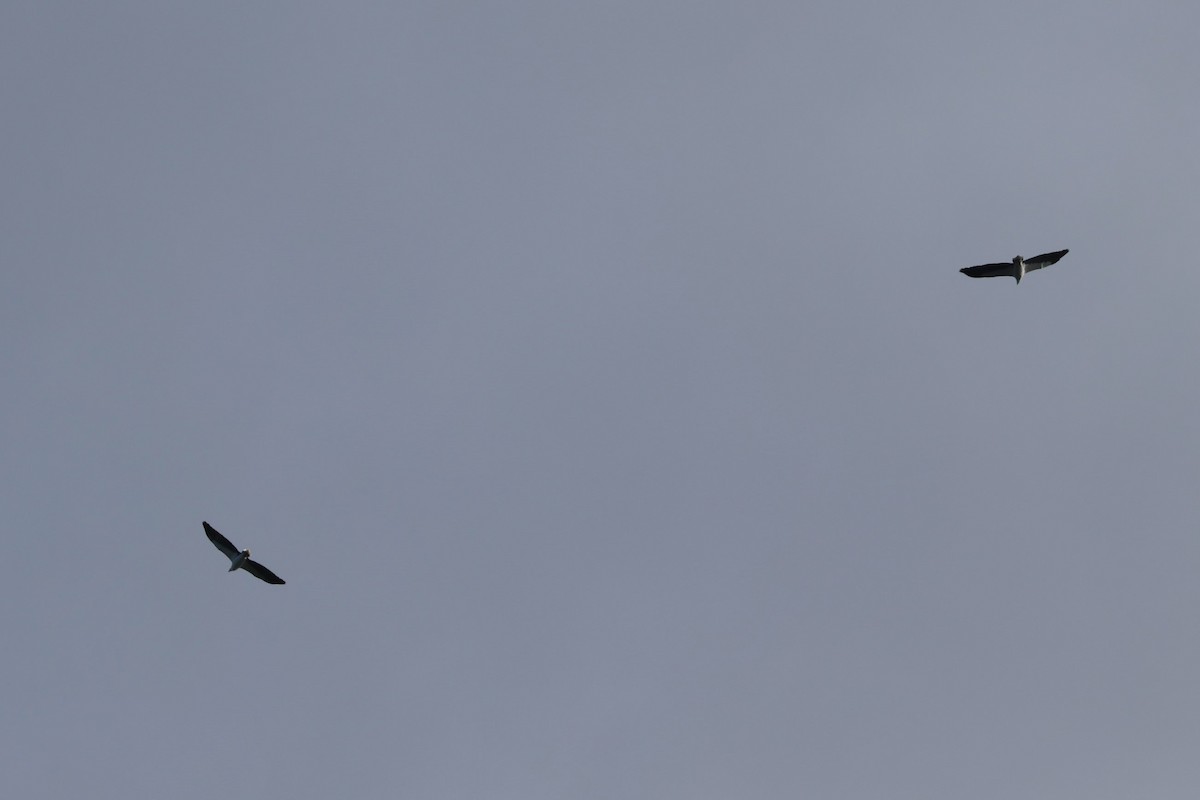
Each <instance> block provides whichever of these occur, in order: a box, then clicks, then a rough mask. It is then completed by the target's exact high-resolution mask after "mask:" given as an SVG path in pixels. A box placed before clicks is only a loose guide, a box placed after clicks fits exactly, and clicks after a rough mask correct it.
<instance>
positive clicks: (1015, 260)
mask: <svg viewBox="0 0 1200 800" xmlns="http://www.w3.org/2000/svg"><path fill="white" fill-rule="evenodd" d="M1024 260H1025V259H1023V258H1021V257H1020V256H1013V263H1014V264H1020V263H1021V262H1022V261H1024Z"/></svg>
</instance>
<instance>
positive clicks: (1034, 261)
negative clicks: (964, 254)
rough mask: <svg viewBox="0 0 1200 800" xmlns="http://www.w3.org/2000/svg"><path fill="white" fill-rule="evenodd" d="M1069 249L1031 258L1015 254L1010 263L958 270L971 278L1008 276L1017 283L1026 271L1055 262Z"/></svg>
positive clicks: (1004, 262)
mask: <svg viewBox="0 0 1200 800" xmlns="http://www.w3.org/2000/svg"><path fill="white" fill-rule="evenodd" d="M1068 252H1070V251H1069V250H1055V251H1054V252H1053V253H1042V254H1041V255H1040V256H1034V257H1033V258H1021V257H1020V256H1017V257H1016V258H1014V259H1013V260H1012V263H1011V264H1010V263H1008V262H1007V261H1002V262H1000V263H999V264H980V265H979V266H977V267H963V268H962V269H960V270H959V272H961V273H962V274H963V275H970V276H971V277H972V278H1000V277H1004V276H1008V277H1011V278H1016V279H1017V283H1020V282H1021V278H1024V277H1025V273H1026V272H1031V271H1033V270H1035V269H1041V268H1042V267H1048V266H1050V265H1051V264H1057V263H1058V260H1059V259H1060V258H1062V257H1063V256H1065V255H1066V254H1067V253H1068Z"/></svg>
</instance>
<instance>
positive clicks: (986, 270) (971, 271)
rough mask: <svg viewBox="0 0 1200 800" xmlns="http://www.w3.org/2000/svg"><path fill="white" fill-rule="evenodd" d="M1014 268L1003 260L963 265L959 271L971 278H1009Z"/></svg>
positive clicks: (1014, 273) (1013, 272)
mask: <svg viewBox="0 0 1200 800" xmlns="http://www.w3.org/2000/svg"><path fill="white" fill-rule="evenodd" d="M1064 252H1065V251H1064ZM1026 269H1028V267H1026ZM1015 270H1016V267H1015V266H1013V263H1012V262H1011V261H1005V262H1002V263H1000V264H980V265H979V266H977V267H963V268H962V269H960V270H959V272H961V273H962V274H963V275H970V276H971V277H972V278H999V277H1002V276H1003V277H1007V278H1011V277H1012V276H1014V275H1016V272H1015Z"/></svg>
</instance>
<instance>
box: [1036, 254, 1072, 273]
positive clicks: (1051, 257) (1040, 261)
mask: <svg viewBox="0 0 1200 800" xmlns="http://www.w3.org/2000/svg"><path fill="white" fill-rule="evenodd" d="M1069 252H1070V251H1069V250H1055V251H1054V252H1053V253H1042V254H1041V255H1040V256H1034V257H1033V258H1027V259H1025V271H1026V272H1028V271H1029V270H1032V269H1041V268H1042V267H1048V266H1050V265H1051V264H1057V263H1058V260H1059V259H1060V258H1062V257H1063V256H1065V255H1066V254H1067V253H1069Z"/></svg>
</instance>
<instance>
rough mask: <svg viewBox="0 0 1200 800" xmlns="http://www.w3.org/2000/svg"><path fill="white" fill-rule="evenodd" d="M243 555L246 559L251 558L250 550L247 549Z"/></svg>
mask: <svg viewBox="0 0 1200 800" xmlns="http://www.w3.org/2000/svg"><path fill="white" fill-rule="evenodd" d="M242 555H244V556H245V557H246V558H249V557H250V548H249V547H247V548H246V549H245V550H243V551H242Z"/></svg>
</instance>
